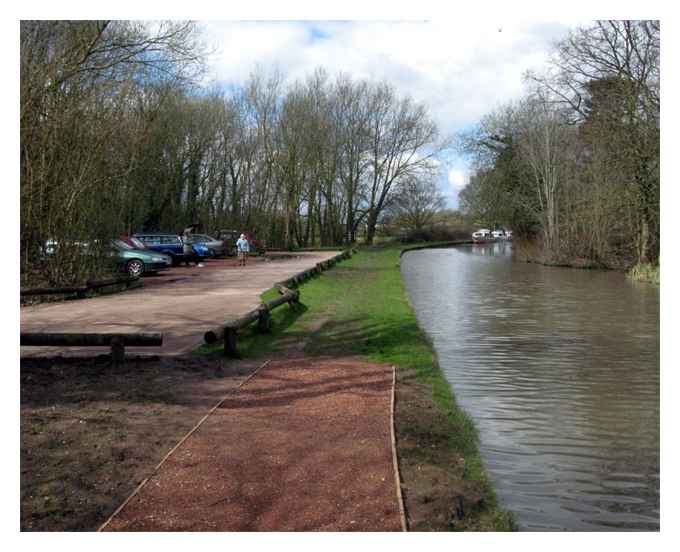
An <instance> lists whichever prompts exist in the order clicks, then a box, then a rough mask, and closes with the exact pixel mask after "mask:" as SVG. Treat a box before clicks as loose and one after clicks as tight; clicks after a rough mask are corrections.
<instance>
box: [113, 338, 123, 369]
mask: <svg viewBox="0 0 680 552" xmlns="http://www.w3.org/2000/svg"><path fill="white" fill-rule="evenodd" d="M111 362H112V363H113V364H123V363H124V362H125V338H124V337H123V336H120V335H115V336H113V337H112V338H111Z"/></svg>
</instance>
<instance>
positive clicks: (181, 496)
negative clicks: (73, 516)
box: [100, 355, 404, 531]
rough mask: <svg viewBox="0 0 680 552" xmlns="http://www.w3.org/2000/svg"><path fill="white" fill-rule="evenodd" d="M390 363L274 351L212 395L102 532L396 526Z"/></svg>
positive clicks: (400, 523) (398, 513)
mask: <svg viewBox="0 0 680 552" xmlns="http://www.w3.org/2000/svg"><path fill="white" fill-rule="evenodd" d="M393 389H394V379H393V369H392V368H391V367H389V366H385V365H379V364H373V363H368V362H366V361H362V360H360V359H356V358H351V357H346V358H327V357H315V358H308V357H307V358H306V357H304V356H301V355H297V357H296V358H295V357H294V358H291V357H288V358H286V359H280V358H279V359H277V360H276V361H274V362H271V363H269V364H266V365H264V366H263V367H261V368H260V369H259V370H258V371H257V372H256V373H255V375H254V376H253V377H252V378H251V379H249V380H248V381H247V382H246V383H245V384H244V385H243V386H242V387H241V388H240V389H238V390H237V391H235V392H233V393H230V394H229V395H227V396H226V397H225V398H224V400H223V401H222V402H221V403H218V404H217V405H216V406H215V408H214V409H213V410H212V413H211V414H210V415H209V416H208V417H207V418H205V419H204V422H203V423H202V424H200V425H198V426H197V427H196V428H194V430H193V432H190V433H189V434H188V437H185V439H184V440H183V441H181V442H180V444H179V445H178V446H177V447H176V448H175V449H174V450H173V452H172V453H171V454H170V455H168V456H166V459H165V460H164V461H163V462H161V464H160V465H159V466H158V467H157V469H156V472H155V473H154V474H153V475H152V476H151V477H149V478H148V479H146V480H145V481H144V482H143V483H142V485H141V486H140V487H138V488H137V490H136V491H135V493H133V495H131V496H130V497H129V498H128V499H127V500H126V501H125V502H124V503H123V504H122V505H121V507H119V508H118V509H117V510H116V512H114V513H113V515H112V516H111V517H110V518H109V520H107V521H106V522H105V523H104V524H103V525H102V527H100V529H101V530H106V531H319V530H321V531H352V530H355V531H400V530H402V528H404V521H403V511H402V509H401V507H400V501H401V496H400V491H399V484H398V479H397V477H396V476H395V460H394V454H395V453H394V446H393V443H394V441H393V438H392V405H393V402H392V397H393Z"/></svg>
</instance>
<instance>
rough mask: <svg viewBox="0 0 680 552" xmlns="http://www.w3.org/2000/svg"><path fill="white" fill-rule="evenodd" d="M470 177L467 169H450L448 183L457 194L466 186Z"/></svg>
mask: <svg viewBox="0 0 680 552" xmlns="http://www.w3.org/2000/svg"><path fill="white" fill-rule="evenodd" d="M469 179H470V177H469V176H468V174H467V172H466V171H463V170H460V169H449V174H448V184H449V187H450V188H451V189H452V190H453V191H454V192H455V193H456V194H457V193H458V192H460V191H461V190H462V189H463V188H465V186H466V185H467V183H468V181H469Z"/></svg>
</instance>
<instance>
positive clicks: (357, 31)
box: [201, 18, 588, 208]
mask: <svg viewBox="0 0 680 552" xmlns="http://www.w3.org/2000/svg"><path fill="white" fill-rule="evenodd" d="M587 23H588V20H585V19H580V20H569V19H566V20H565V19H561V20H542V21H530V20H527V21H507V20H505V21H504V20H503V18H499V20H498V21H494V20H493V18H491V19H488V20H480V21H479V22H475V23H471V22H470V21H469V20H468V19H466V18H460V19H457V20H451V19H448V18H447V19H438V20H437V19H435V20H426V21H384V22H381V21H207V22H205V21H204V22H202V23H201V24H202V26H203V31H204V39H205V41H206V45H207V46H208V48H209V49H210V50H212V51H213V53H212V54H211V55H210V56H209V60H208V61H209V64H208V66H209V71H210V73H209V79H210V80H213V81H215V82H217V83H218V84H221V85H223V86H226V87H229V86H232V85H239V84H242V83H244V82H245V81H246V80H247V79H248V76H249V75H250V73H251V72H252V71H253V70H254V69H255V68H256V67H259V68H261V69H264V70H265V71H273V70H279V71H280V72H281V73H282V74H283V76H284V77H285V78H286V79H287V81H290V82H292V81H294V80H296V79H303V78H304V77H305V76H306V75H309V74H310V73H311V72H312V71H313V70H314V69H315V68H316V67H324V68H325V69H326V70H327V71H328V72H329V73H330V74H331V75H335V74H337V73H339V72H344V73H348V74H350V75H352V76H353V77H354V78H357V79H363V78H367V79H373V80H386V81H388V82H390V83H392V84H393V85H394V86H395V87H396V89H397V91H398V93H399V94H400V95H402V96H405V95H409V96H411V97H412V98H414V99H415V100H417V101H419V102H422V103H424V104H425V105H426V106H427V107H428V110H429V112H430V114H431V116H432V117H433V119H434V120H435V122H436V123H437V125H438V127H439V129H440V132H441V134H442V135H444V136H452V135H456V134H457V133H459V132H460V131H463V130H466V129H470V128H471V127H473V126H474V125H475V124H477V123H478V122H479V121H480V119H481V118H482V117H483V116H484V115H485V114H487V113H489V112H491V111H493V110H494V109H496V108H497V107H499V106H500V105H502V104H505V103H507V102H508V101H511V100H513V99H516V98H518V97H519V96H521V94H522V92H523V90H524V84H523V80H522V76H523V74H524V73H525V72H526V71H527V70H531V69H535V70H540V69H541V68H542V67H545V66H546V62H547V60H548V56H549V55H550V53H551V51H552V47H553V45H554V43H555V42H556V41H558V40H560V39H562V38H564V37H566V36H567V34H568V33H569V30H570V29H572V28H574V27H575V26H576V25H579V24H587ZM469 174H470V163H469V160H467V159H465V158H464V157H462V156H461V155H459V154H457V153H455V152H452V153H450V154H448V155H447V157H446V159H445V162H444V163H443V164H442V174H441V176H440V181H439V187H440V189H441V191H442V193H443V194H444V195H445V197H446V199H447V203H448V205H449V207H452V208H456V207H457V206H458V192H459V191H460V190H461V189H462V188H463V187H464V186H465V184H466V183H467V180H468V178H469Z"/></svg>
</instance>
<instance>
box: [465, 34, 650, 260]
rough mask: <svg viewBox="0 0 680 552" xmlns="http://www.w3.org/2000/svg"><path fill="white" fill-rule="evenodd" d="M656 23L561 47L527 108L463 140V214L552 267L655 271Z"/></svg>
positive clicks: (497, 117)
mask: <svg viewBox="0 0 680 552" xmlns="http://www.w3.org/2000/svg"><path fill="white" fill-rule="evenodd" d="M659 38H660V27H659V23H658V22H657V21H599V22H597V23H595V24H593V25H592V26H588V27H583V28H579V29H577V30H575V31H573V32H572V33H571V34H570V36H569V37H568V38H566V39H565V40H564V41H562V42H561V43H559V44H558V45H557V47H556V49H555V52H554V55H553V57H552V58H551V61H550V63H549V65H548V67H547V68H546V69H545V71H544V72H543V73H540V74H537V73H529V74H527V75H526V80H527V82H528V84H529V87H528V92H527V94H526V96H525V97H524V98H523V99H521V100H520V101H517V102H513V103H511V104H509V105H506V106H505V107H503V108H501V109H498V110H497V111H495V112H494V113H491V114H489V115H488V116H487V117H485V118H484V120H483V121H482V122H481V124H480V125H479V128H478V129H477V131H475V132H473V133H469V134H467V135H466V136H464V137H462V145H463V149H464V150H465V151H467V152H468V153H471V154H472V155H473V156H474V159H475V161H476V172H475V174H474V175H473V177H472V178H471V180H470V183H469V184H468V186H467V187H466V188H465V189H464V190H463V191H462V192H461V194H460V200H461V207H462V209H463V211H464V212H465V213H466V214H468V215H469V216H471V217H473V218H474V219H475V220H477V221H479V222H480V223H484V224H485V225H493V224H499V225H504V226H507V227H509V228H512V229H513V230H514V231H515V235H517V236H520V237H526V238H529V239H532V240H535V241H538V243H539V244H540V251H541V253H540V255H541V256H542V258H543V260H545V261H550V262H567V263H568V262H572V261H575V260H580V261H583V260H588V261H590V262H592V263H594V264H598V265H602V266H607V267H616V268H628V267H630V266H632V265H635V264H637V263H645V262H650V263H657V262H658V259H659V231H660V225H659V183H660V182H659V180H660V177H659V141H660V140H659V123H660V118H659V113H660V112H659V107H660V89H659Z"/></svg>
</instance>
